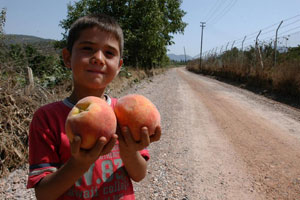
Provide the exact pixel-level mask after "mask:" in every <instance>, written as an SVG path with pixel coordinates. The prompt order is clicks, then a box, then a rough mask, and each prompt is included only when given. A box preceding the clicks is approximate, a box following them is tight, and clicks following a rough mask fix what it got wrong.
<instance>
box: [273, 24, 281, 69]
mask: <svg viewBox="0 0 300 200" xmlns="http://www.w3.org/2000/svg"><path fill="white" fill-rule="evenodd" d="M282 23H283V21H281V22H280V24H279V26H278V27H277V29H276V34H275V41H274V67H275V66H276V61H277V60H276V59H277V58H276V54H277V35H278V30H279V28H280V26H281V24H282Z"/></svg>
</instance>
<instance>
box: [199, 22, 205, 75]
mask: <svg viewBox="0 0 300 200" xmlns="http://www.w3.org/2000/svg"><path fill="white" fill-rule="evenodd" d="M200 24H201V25H200V27H201V28H202V30H201V46H200V57H199V65H200V69H201V67H202V66H201V64H202V61H201V60H202V43H203V29H204V27H205V22H200Z"/></svg>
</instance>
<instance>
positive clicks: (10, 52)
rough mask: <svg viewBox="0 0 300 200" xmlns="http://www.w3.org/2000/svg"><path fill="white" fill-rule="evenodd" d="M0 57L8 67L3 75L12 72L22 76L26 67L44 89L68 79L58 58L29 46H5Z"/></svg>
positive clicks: (67, 72)
mask: <svg viewBox="0 0 300 200" xmlns="http://www.w3.org/2000/svg"><path fill="white" fill-rule="evenodd" d="M0 55H1V57H0V58H1V61H2V62H4V63H6V64H7V65H8V66H9V68H8V69H5V70H4V71H3V72H2V73H3V74H4V73H12V72H13V73H17V74H19V75H23V76H24V74H25V70H26V67H30V68H31V69H32V72H33V75H34V77H35V78H36V81H37V82H39V83H40V84H42V85H43V86H45V87H51V86H54V85H55V84H60V83H61V82H62V81H63V80H65V79H67V78H68V77H70V72H69V70H68V69H67V68H65V67H63V65H62V63H61V60H60V57H58V56H57V55H51V54H50V55H48V54H46V53H43V52H41V51H39V50H38V49H37V48H36V47H34V46H32V45H31V44H11V45H9V46H5V51H3V52H2V53H1V54H0ZM8 71H10V72H8Z"/></svg>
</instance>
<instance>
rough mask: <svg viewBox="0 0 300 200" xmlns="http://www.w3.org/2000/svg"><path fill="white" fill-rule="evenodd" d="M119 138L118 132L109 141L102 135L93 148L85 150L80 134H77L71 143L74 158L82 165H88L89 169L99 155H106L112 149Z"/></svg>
mask: <svg viewBox="0 0 300 200" xmlns="http://www.w3.org/2000/svg"><path fill="white" fill-rule="evenodd" d="M117 139H118V135H116V134H114V135H113V136H112V137H111V139H110V140H109V141H107V139H106V138H105V137H100V138H99V139H98V141H97V142H96V144H95V146H94V147H93V148H92V149H89V150H85V149H81V148H80V144H81V138H80V136H75V137H74V139H73V141H72V142H71V143H70V146H71V156H72V159H73V161H74V162H76V163H78V164H79V165H80V166H81V167H86V168H87V169H88V168H89V167H90V165H91V164H93V163H94V162H95V161H96V160H97V159H98V158H99V156H101V155H105V154H107V153H109V152H110V151H111V150H112V148H113V147H114V145H115V143H116V141H117Z"/></svg>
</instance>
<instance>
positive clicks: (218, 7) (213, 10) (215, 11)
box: [206, 0, 227, 22]
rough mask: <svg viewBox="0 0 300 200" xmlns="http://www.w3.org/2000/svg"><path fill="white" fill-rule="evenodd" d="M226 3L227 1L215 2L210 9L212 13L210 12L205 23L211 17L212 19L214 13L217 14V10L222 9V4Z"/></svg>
mask: <svg viewBox="0 0 300 200" xmlns="http://www.w3.org/2000/svg"><path fill="white" fill-rule="evenodd" d="M226 1H227V0H225V1H222V0H220V1H219V0H217V1H216V3H215V6H213V7H212V9H211V11H212V12H210V13H211V14H210V15H209V16H208V17H207V19H206V22H208V21H209V20H210V19H211V18H212V17H214V15H215V13H217V12H218V11H219V9H220V8H221V7H222V5H223V4H224V3H226ZM213 8H215V9H213Z"/></svg>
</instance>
